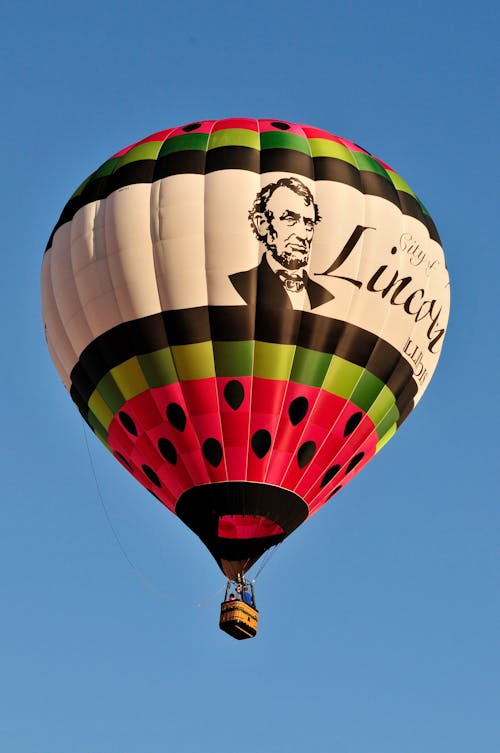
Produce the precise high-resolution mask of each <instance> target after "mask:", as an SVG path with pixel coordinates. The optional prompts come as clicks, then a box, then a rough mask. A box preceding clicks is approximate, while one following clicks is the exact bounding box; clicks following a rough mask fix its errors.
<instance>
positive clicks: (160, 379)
mask: <svg viewBox="0 0 500 753" xmlns="http://www.w3.org/2000/svg"><path fill="white" fill-rule="evenodd" d="M137 360H138V361H139V363H140V365H141V369H142V372H143V374H144V377H145V378H146V381H147V383H148V385H149V386H150V387H164V386H165V385H166V384H173V383H174V382H177V381H178V376H177V371H176V370H175V364H174V359H173V358H172V352H171V350H170V348H162V349H161V350H156V351H155V352H154V353H148V354H147V355H142V356H138V357H137Z"/></svg>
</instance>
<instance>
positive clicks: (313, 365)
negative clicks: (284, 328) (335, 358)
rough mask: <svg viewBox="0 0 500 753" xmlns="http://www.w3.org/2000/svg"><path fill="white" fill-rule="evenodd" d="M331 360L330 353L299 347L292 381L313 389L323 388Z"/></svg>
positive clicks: (295, 357)
mask: <svg viewBox="0 0 500 753" xmlns="http://www.w3.org/2000/svg"><path fill="white" fill-rule="evenodd" d="M331 360H332V356H331V355H330V353H319V352H317V351H314V350H308V349H307V348H301V347H297V348H296V349H295V355H294V359H293V365H292V372H291V374H290V381H292V382H297V383H298V384H306V385H309V386H311V387H321V385H322V384H323V380H324V378H325V374H326V372H327V371H328V367H329V366H330V362H331Z"/></svg>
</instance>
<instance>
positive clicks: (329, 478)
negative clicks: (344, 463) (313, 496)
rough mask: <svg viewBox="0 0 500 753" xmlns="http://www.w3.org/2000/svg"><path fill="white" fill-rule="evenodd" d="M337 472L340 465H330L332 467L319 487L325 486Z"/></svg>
mask: <svg viewBox="0 0 500 753" xmlns="http://www.w3.org/2000/svg"><path fill="white" fill-rule="evenodd" d="M339 471H340V465H332V467H331V468H329V469H328V470H327V472H326V473H325V475H324V476H323V478H322V479H321V484H320V486H326V485H327V484H328V483H329V482H330V481H331V480H332V478H333V477H334V476H336V475H337V473H338V472H339Z"/></svg>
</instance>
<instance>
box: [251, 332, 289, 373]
mask: <svg viewBox="0 0 500 753" xmlns="http://www.w3.org/2000/svg"><path fill="white" fill-rule="evenodd" d="M294 353H295V346H294V345H276V344H275V343H264V342H258V341H256V343H255V357H254V365H253V374H254V376H256V377H261V378H262V379H280V380H288V378H289V376H290V371H291V368H292V363H293V357H294Z"/></svg>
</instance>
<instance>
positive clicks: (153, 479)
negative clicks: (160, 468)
mask: <svg viewBox="0 0 500 753" xmlns="http://www.w3.org/2000/svg"><path fill="white" fill-rule="evenodd" d="M142 470H143V471H144V473H145V474H146V476H147V477H148V479H149V480H150V481H151V482H152V483H153V484H154V485H155V486H161V481H160V479H159V478H158V476H157V475H156V473H155V472H154V471H153V469H152V468H150V467H149V465H143V466H142Z"/></svg>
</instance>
